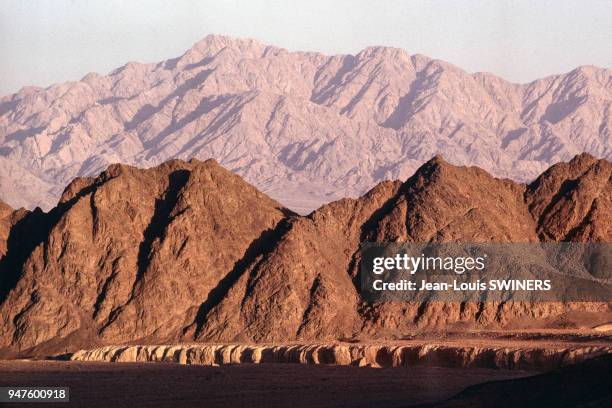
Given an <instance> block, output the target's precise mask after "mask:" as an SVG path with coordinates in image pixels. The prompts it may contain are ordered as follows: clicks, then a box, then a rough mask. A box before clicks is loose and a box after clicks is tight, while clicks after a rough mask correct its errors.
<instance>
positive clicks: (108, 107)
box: [0, 36, 612, 213]
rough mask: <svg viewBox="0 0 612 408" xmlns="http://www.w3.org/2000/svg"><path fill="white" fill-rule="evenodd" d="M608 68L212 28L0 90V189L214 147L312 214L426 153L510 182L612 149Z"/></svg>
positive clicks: (52, 200)
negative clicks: (464, 58) (281, 39)
mask: <svg viewBox="0 0 612 408" xmlns="http://www.w3.org/2000/svg"><path fill="white" fill-rule="evenodd" d="M611 72H612V71H610V70H609V69H605V68H597V67H593V66H583V67H578V68H576V69H574V70H573V71H571V72H569V73H566V74H563V75H553V76H549V77H546V78H542V79H539V80H536V81H533V82H531V83H529V84H524V85H518V84H512V83H509V82H507V81H504V80H503V79H501V78H498V77H495V76H493V75H491V74H483V73H477V74H470V73H467V72H465V71H463V70H461V69H460V68H457V67H455V66H453V65H451V64H449V63H446V62H444V61H440V60H435V59H431V58H428V57H426V56H423V55H410V54H408V53H407V52H406V51H404V50H400V49H394V48H387V47H369V48H366V49H364V50H363V51H361V52H359V53H358V54H356V55H334V56H326V55H322V54H318V53H304V52H289V51H287V50H284V49H281V48H277V47H272V46H266V45H264V44H260V43H258V42H256V41H253V40H241V39H233V38H228V37H222V36H208V37H206V38H205V39H203V40H202V41H200V42H198V43H197V44H195V45H194V46H193V47H192V48H190V49H189V50H187V51H186V52H185V53H184V54H183V55H181V56H180V57H178V58H174V59H170V60H167V61H162V62H159V63H156V64H140V63H134V62H132V63H129V64H127V65H125V66H123V67H120V68H118V69H116V70H115V71H113V72H111V73H110V74H108V75H99V74H93V73H92V74H88V75H86V76H85V77H84V78H82V79H81V80H80V81H75V82H67V83H61V84H56V85H53V86H50V87H48V88H46V89H42V88H36V87H25V88H23V89H22V90H20V91H19V92H18V93H15V94H13V95H8V96H5V97H3V98H1V99H0V198H1V199H3V200H4V201H6V202H7V203H9V204H10V205H11V206H13V207H14V208H19V207H21V206H25V207H27V208H33V207H35V206H41V207H42V208H44V209H45V210H46V209H49V208H52V207H53V206H54V205H55V204H56V203H57V199H58V197H59V196H60V194H61V192H62V190H63V188H64V186H65V185H66V184H67V183H68V182H70V181H71V180H72V179H73V178H74V177H77V176H95V175H97V174H98V173H100V172H101V171H103V170H104V169H105V168H106V167H107V166H108V165H109V164H111V163H117V162H120V163H126V164H130V165H136V166H140V167H151V166H156V165H159V164H161V163H162V162H164V161H167V160H170V159H173V158H178V159H183V160H189V159H190V158H193V157H195V158H199V159H207V158H210V157H212V158H215V159H216V160H218V161H219V162H220V163H221V164H222V165H223V166H225V167H226V168H228V169H231V170H232V171H234V172H236V173H238V174H240V175H241V176H242V177H244V178H245V179H246V180H247V181H248V182H250V183H252V184H254V185H255V186H256V187H257V188H258V189H260V190H261V191H264V192H266V193H267V194H269V195H271V196H272V197H274V198H276V199H278V200H279V201H281V202H282V203H283V204H284V205H286V206H288V207H290V208H292V209H294V210H296V211H299V212H301V213H308V212H310V211H311V210H313V209H315V208H317V207H319V206H320V205H321V204H323V203H328V202H330V201H332V200H335V199H339V198H342V197H347V196H352V197H356V196H359V195H362V194H363V193H364V192H365V191H367V190H368V189H370V188H372V187H373V186H374V185H375V184H376V183H378V182H380V181H383V180H386V179H401V180H404V179H406V178H407V177H409V176H410V175H412V174H413V173H414V171H415V170H416V169H417V167H418V166H420V165H421V164H422V163H424V162H425V161H427V160H429V159H430V158H431V157H432V156H434V155H435V154H438V153H442V154H444V155H445V157H446V158H447V159H448V160H449V161H450V162H451V163H454V164H461V165H476V166H479V167H481V168H483V169H485V170H487V171H488V172H490V173H492V174H494V175H497V176H500V177H510V178H512V179H514V180H518V181H530V180H533V179H534V178H535V177H536V176H537V175H538V174H539V173H540V172H541V171H543V170H544V169H546V168H547V167H549V166H550V165H552V164H554V163H557V162H559V161H564V160H569V159H570V158H571V157H573V156H574V155H576V154H578V153H581V152H589V153H591V154H593V155H595V156H597V157H601V158H607V159H610V157H611V155H612V147H611V146H610V140H611V137H610V132H611V130H610V129H612V122H611V121H612V103H611V101H612V81H611V80H610V78H611V75H612V74H611Z"/></svg>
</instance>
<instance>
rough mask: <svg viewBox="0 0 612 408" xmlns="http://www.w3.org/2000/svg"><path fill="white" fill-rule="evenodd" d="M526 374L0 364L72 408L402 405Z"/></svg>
mask: <svg viewBox="0 0 612 408" xmlns="http://www.w3.org/2000/svg"><path fill="white" fill-rule="evenodd" d="M530 374H533V372H525V371H509V370H491V369H461V370H458V369H450V368H411V369H400V368H382V369H378V368H367V367H351V366H316V367H315V366H308V365H299V364H262V365H255V364H245V365H234V366H220V367H210V366H195V365H191V366H184V365H178V364H165V363H158V364H146V363H117V364H107V363H87V362H48V361H0V386H4V385H9V384H10V385H26V384H29V385H32V384H45V385H46V386H69V387H70V394H71V403H70V404H63V406H79V407H109V406H113V407H134V406H138V407H167V406H173V407H193V406H207V407H224V408H225V407H244V406H249V407H287V406H292V407H329V406H339V407H371V406H374V405H375V406H380V407H407V406H411V405H415V404H424V403H433V402H438V401H441V400H443V399H446V398H449V397H451V396H453V395H454V394H456V393H458V392H460V391H461V390H463V389H464V388H465V387H467V386H470V385H474V384H479V383H482V382H484V381H489V380H506V379H511V378H517V377H522V376H526V375H530ZM30 405H31V404H30ZM11 406H18V405H17V404H16V405H13V404H11ZM45 406H49V405H47V404H45ZM51 406H52V405H51ZM56 406H58V407H61V406H62V404H56Z"/></svg>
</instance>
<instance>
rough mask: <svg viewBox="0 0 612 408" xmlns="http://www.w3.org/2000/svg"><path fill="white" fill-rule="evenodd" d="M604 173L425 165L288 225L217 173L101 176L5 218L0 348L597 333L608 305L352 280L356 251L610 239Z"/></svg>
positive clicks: (591, 161)
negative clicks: (508, 174) (410, 289)
mask: <svg viewBox="0 0 612 408" xmlns="http://www.w3.org/2000/svg"><path fill="white" fill-rule="evenodd" d="M611 172H612V164H611V163H610V162H608V161H605V160H598V159H596V158H594V157H592V156H590V155H588V154H582V155H580V156H577V157H575V158H574V159H573V160H572V161H570V162H569V163H560V164H557V165H555V166H553V167H551V168H550V169H549V170H547V171H546V172H544V173H543V174H542V175H541V176H540V177H539V178H537V179H536V180H535V181H534V182H533V183H532V184H530V185H525V184H519V183H515V182H513V181H510V180H506V179H498V178H494V177H493V176H491V175H489V174H488V173H487V172H485V171H484V170H481V169H479V168H476V167H456V166H453V165H450V164H448V163H447V162H445V161H444V160H443V159H442V158H440V157H436V158H434V159H432V160H430V161H428V162H427V163H425V164H424V165H423V166H421V167H420V168H419V169H418V170H417V171H416V173H415V174H414V175H413V176H411V177H410V178H408V179H407V180H406V181H405V182H400V181H385V182H382V183H380V184H378V185H377V186H376V187H374V188H373V189H372V190H370V191H369V192H367V193H366V194H365V195H364V196H362V197H361V198H358V199H349V198H347V199H342V200H339V201H336V202H333V203H330V204H328V205H325V206H323V207H321V208H319V209H318V210H316V211H314V212H313V213H311V214H310V215H308V216H299V215H295V214H294V213H293V212H292V211H290V210H288V209H286V208H285V207H283V206H282V205H281V204H279V203H278V202H276V201H275V200H273V199H271V198H269V197H268V196H267V195H266V194H264V193H262V192H260V191H258V190H257V189H256V188H254V187H253V186H251V185H250V184H248V183H247V182H245V181H244V180H243V179H242V178H241V177H239V176H238V175H236V174H234V173H232V172H230V171H228V170H226V169H224V168H223V167H221V166H220V165H219V164H218V163H217V162H215V161H214V160H207V161H204V162H201V161H198V160H191V161H189V162H183V161H178V160H174V161H170V162H167V163H164V164H162V165H160V166H158V167H154V168H150V169H138V168H135V167H131V166H125V165H112V166H110V167H109V168H108V169H107V170H106V171H104V172H103V173H101V174H100V175H99V176H98V177H96V178H77V179H75V180H74V181H73V182H72V183H70V185H68V187H66V189H65V191H64V193H63V195H62V197H61V200H60V202H59V204H58V205H57V206H56V207H55V208H53V209H52V210H51V211H49V212H47V213H45V212H42V211H40V210H35V211H32V212H29V211H26V210H17V211H13V210H12V209H11V208H10V207H8V206H5V205H2V206H0V254H1V255H2V258H1V260H0V268H1V270H0V278H1V287H0V288H1V291H0V302H1V305H0V319H2V320H1V325H0V347H1V348H2V349H3V350H4V352H5V353H10V352H16V351H28V350H29V352H30V353H32V354H36V353H50V352H65V351H74V350H76V349H79V348H91V347H94V346H100V345H106V344H122V343H126V342H139V343H141V344H152V343H167V342H175V341H194V340H195V341H222V342H233V341H241V342H263V341H266V342H287V341H295V340H300V341H313V340H317V341H318V340H329V339H363V340H367V339H375V338H388V339H392V338H401V336H403V335H405V334H406V333H414V332H415V331H420V330H437V329H448V328H455V329H459V330H460V329H468V328H506V327H513V328H521V327H528V328H537V327H539V328H551V327H565V328H567V327H577V328H579V327H592V326H594V325H597V324H602V323H606V322H609V321H610V320H612V319H611V318H612V312H611V308H610V304H609V303H576V304H561V303H537V304H526V303H504V302H501V303H500V302H489V303H464V304H459V303H434V302H430V303H427V302H425V303H385V304H377V303H364V302H362V301H361V300H360V297H359V293H358V285H359V283H358V276H357V275H358V264H359V259H358V257H359V255H358V254H359V246H360V243H362V242H366V241H370V242H375V241H378V242H388V241H409V242H538V241H577V242H590V241H596V242H597V241H599V242H610V241H611V239H612V231H611V223H612V222H611V220H612V217H611V214H612V186H611V183H610V177H611Z"/></svg>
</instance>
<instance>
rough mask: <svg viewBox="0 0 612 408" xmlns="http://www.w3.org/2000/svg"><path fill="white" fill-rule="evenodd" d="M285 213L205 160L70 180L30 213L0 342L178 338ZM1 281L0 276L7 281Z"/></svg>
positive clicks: (11, 266)
mask: <svg viewBox="0 0 612 408" xmlns="http://www.w3.org/2000/svg"><path fill="white" fill-rule="evenodd" d="M286 215H287V210H285V209H284V208H283V207H282V206H280V205H279V204H278V203H276V202H275V201H273V200H271V199H270V198H268V197H267V196H265V195H264V194H262V193H260V192H259V191H257V190H256V189H255V188H253V187H251V186H250V185H248V184H246V183H245V182H244V181H242V180H241V179H240V177H238V176H237V175H235V174H233V173H230V172H229V171H227V170H225V169H223V168H222V167H220V166H219V165H218V164H217V163H216V162H214V161H212V160H209V161H206V162H204V163H202V162H198V161H196V160H193V161H191V162H189V163H186V162H180V161H172V162H168V163H165V164H164V165H162V166H159V167H157V168H154V169H150V170H139V169H135V168H132V167H129V166H122V165H114V166H111V167H109V168H108V170H107V171H105V172H104V173H103V174H101V175H100V176H99V177H98V178H96V179H87V180H83V179H77V180H75V181H74V182H73V183H72V184H71V185H70V186H68V188H67V189H66V191H65V193H64V195H63V197H62V200H61V203H60V205H59V206H58V207H56V208H55V209H54V210H52V211H51V212H50V213H48V214H44V215H40V214H34V213H33V214H31V215H29V216H26V217H25V220H26V221H24V222H27V219H28V217H34V216H37V217H38V218H40V219H39V220H37V221H38V222H36V223H33V225H31V227H32V228H33V229H34V231H24V234H32V235H33V236H32V237H31V238H32V240H33V241H34V242H32V243H30V247H31V248H32V251H31V253H30V254H29V255H28V256H27V257H25V259H24V257H22V256H19V255H20V254H17V253H15V254H12V253H9V254H8V255H7V256H6V257H5V259H3V264H4V265H3V274H4V273H7V271H8V272H10V273H14V271H15V270H19V272H20V277H19V280H18V281H17V282H15V285H14V287H12V288H8V289H10V292H8V294H6V298H3V299H2V300H3V303H2V306H1V308H0V310H2V312H1V313H0V314H1V316H2V327H1V329H0V333H1V335H0V337H1V338H2V345H3V346H7V345H10V344H18V345H19V347H21V348H24V347H25V348H27V347H31V346H34V345H37V344H40V343H44V342H46V341H49V340H52V339H56V338H64V337H66V336H68V335H69V334H71V333H75V332H76V333H78V334H79V336H85V337H87V336H89V335H90V334H92V333H93V334H92V335H93V336H94V337H99V338H100V339H112V340H113V341H116V340H117V339H122V340H123V341H128V340H133V339H136V338H145V337H147V336H151V335H153V334H154V335H155V336H156V338H176V337H177V336H179V335H180V331H181V329H182V327H183V326H185V325H186V324H187V322H189V321H190V320H189V319H190V316H191V315H193V314H194V313H195V311H196V310H197V308H198V307H199V305H200V304H201V302H202V301H203V300H204V299H206V297H207V296H208V295H209V294H210V293H211V290H212V289H213V288H215V287H216V286H217V285H218V284H219V282H221V281H222V280H223V279H224V278H227V276H228V275H230V276H231V273H232V270H233V269H234V268H236V267H237V263H238V261H240V260H241V259H243V258H244V257H245V255H246V256H248V254H249V253H251V252H254V251H257V249H258V247H259V246H261V245H265V242H266V239H267V236H268V235H269V234H272V233H274V231H275V230H276V229H277V227H278V224H279V222H280V221H281V220H282V219H283V218H284V217H285V216H286ZM7 284H8V283H7Z"/></svg>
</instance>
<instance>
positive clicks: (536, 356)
mask: <svg viewBox="0 0 612 408" xmlns="http://www.w3.org/2000/svg"><path fill="white" fill-rule="evenodd" d="M611 352H612V347H606V346H584V347H571V346H570V347H552V348H551V347H547V348H543V347H537V346H536V347H520V348H519V347H517V348H513V347H503V346H498V347H496V346H491V347H478V346H449V345H440V344H435V343H431V344H420V345H404V346H403V345H395V346H382V345H363V344H292V345H274V346H266V345H239V344H195V345H183V344H182V345H153V346H108V347H103V348H99V349H93V350H81V351H77V352H76V353H74V354H72V355H71V356H70V359H71V360H74V361H107V362H170V363H179V364H202V365H224V364H264V363H295V364H334V365H355V366H360V367H363V366H367V367H412V366H425V367H453V368H457V367H463V368H468V367H469V368H501V369H516V370H542V371H545V370H551V369H554V368H558V367H562V366H566V365H571V364H575V363H579V362H581V361H584V360H586V359H589V358H593V357H597V356H601V355H605V354H609V353H611Z"/></svg>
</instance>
